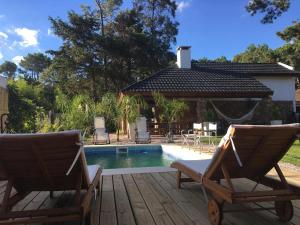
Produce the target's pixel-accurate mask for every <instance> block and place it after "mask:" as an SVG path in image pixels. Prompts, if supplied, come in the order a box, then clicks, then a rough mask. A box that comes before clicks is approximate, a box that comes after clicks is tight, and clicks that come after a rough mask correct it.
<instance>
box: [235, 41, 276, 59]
mask: <svg viewBox="0 0 300 225" xmlns="http://www.w3.org/2000/svg"><path fill="white" fill-rule="evenodd" d="M276 60H277V56H276V54H275V52H274V50H272V49H271V48H269V46H268V45H266V44H263V45H257V46H256V45H254V44H252V45H249V46H248V47H247V49H246V50H245V51H244V52H242V53H240V54H237V55H236V56H234V57H233V62H239V63H274V62H276Z"/></svg>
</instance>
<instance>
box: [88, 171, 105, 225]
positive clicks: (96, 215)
mask: <svg viewBox="0 0 300 225" xmlns="http://www.w3.org/2000/svg"><path fill="white" fill-rule="evenodd" d="M102 178H103V176H101V177H100V190H99V192H100V193H98V195H97V198H96V200H94V201H93V204H92V215H91V224H92V225H99V224H100V210H101V197H102V184H103V182H102Z"/></svg>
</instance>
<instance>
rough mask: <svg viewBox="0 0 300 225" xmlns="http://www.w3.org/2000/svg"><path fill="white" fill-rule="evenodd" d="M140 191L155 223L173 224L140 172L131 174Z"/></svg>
mask: <svg viewBox="0 0 300 225" xmlns="http://www.w3.org/2000/svg"><path fill="white" fill-rule="evenodd" d="M132 177H133V179H134V181H135V183H136V185H137V187H138V189H139V191H140V193H141V194H142V196H143V198H144V200H145V202H146V204H147V207H148V208H149V210H150V212H151V214H152V216H153V219H154V220H155V222H156V223H157V224H166V225H173V224H174V223H173V221H172V219H171V218H170V216H169V215H168V214H167V212H166V210H165V209H164V207H163V206H162V205H161V204H160V202H159V201H158V199H157V198H156V197H155V195H154V194H153V192H152V191H151V189H150V188H149V187H148V185H147V184H146V182H145V181H144V179H143V178H142V175H141V174H133V175H132Z"/></svg>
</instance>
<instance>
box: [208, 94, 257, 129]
mask: <svg viewBox="0 0 300 225" xmlns="http://www.w3.org/2000/svg"><path fill="white" fill-rule="evenodd" d="M210 103H211V105H212V106H213V107H214V109H215V110H216V112H217V114H218V115H219V116H220V117H222V118H223V119H225V120H226V121H227V122H228V123H230V124H239V123H243V122H245V121H248V120H251V119H252V117H253V114H254V111H255V109H256V107H257V106H258V104H259V102H257V103H256V104H255V106H254V107H253V108H252V109H251V110H250V111H249V112H248V113H246V114H245V115H243V116H242V117H240V118H237V119H234V118H230V117H228V116H226V115H224V113H222V112H221V111H220V110H219V109H218V108H217V107H216V106H215V104H214V103H213V102H212V101H211V100H210Z"/></svg>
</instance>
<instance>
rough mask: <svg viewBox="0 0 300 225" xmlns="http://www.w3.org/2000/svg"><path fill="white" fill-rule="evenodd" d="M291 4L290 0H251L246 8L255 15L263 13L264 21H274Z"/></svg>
mask: <svg viewBox="0 0 300 225" xmlns="http://www.w3.org/2000/svg"><path fill="white" fill-rule="evenodd" d="M290 5H291V1H290V0H249V2H248V4H247V6H246V10H247V11H248V12H249V13H250V14H251V15H252V16H253V15H255V14H257V13H263V14H264V16H263V18H262V20H261V22H262V23H273V21H274V20H276V19H277V18H278V17H279V16H281V15H282V14H283V13H284V12H286V11H287V10H288V9H289V7H290Z"/></svg>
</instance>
